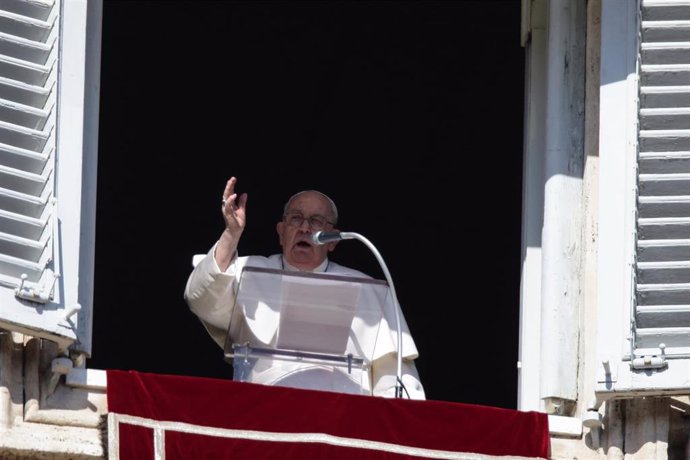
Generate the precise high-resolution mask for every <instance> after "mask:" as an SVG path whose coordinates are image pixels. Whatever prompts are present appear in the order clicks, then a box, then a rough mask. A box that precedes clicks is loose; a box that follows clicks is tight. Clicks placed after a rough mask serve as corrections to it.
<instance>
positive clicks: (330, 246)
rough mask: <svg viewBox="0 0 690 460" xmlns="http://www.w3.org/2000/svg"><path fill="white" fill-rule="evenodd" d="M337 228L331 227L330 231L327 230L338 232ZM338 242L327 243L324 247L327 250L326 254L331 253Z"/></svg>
mask: <svg viewBox="0 0 690 460" xmlns="http://www.w3.org/2000/svg"><path fill="white" fill-rule="evenodd" d="M339 231H340V230H338V229H337V228H335V227H333V229H332V230H329V232H339ZM339 242H340V241H333V242H332V243H328V244H327V245H326V247H327V248H328V252H331V251H333V250H334V249H335V247H336V246H337V245H338V243H339Z"/></svg>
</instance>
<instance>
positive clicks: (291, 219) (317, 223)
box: [283, 213, 335, 231]
mask: <svg viewBox="0 0 690 460" xmlns="http://www.w3.org/2000/svg"><path fill="white" fill-rule="evenodd" d="M283 217H284V218H285V222H287V224H288V225H289V226H291V227H301V226H302V222H304V221H305V220H306V221H307V223H308V224H309V227H310V228H311V229H312V230H314V231H319V230H323V229H324V228H326V224H328V225H335V224H334V223H333V222H329V221H328V220H326V218H325V217H323V216H320V215H318V214H314V215H313V216H309V217H304V216H303V215H302V214H300V213H290V214H286V215H285V216H283Z"/></svg>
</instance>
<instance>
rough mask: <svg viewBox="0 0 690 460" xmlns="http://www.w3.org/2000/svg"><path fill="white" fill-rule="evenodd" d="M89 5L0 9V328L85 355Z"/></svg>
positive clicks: (35, 1) (91, 169) (18, 3)
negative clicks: (75, 346)
mask: <svg viewBox="0 0 690 460" xmlns="http://www.w3.org/2000/svg"><path fill="white" fill-rule="evenodd" d="M86 4H87V3H86V2H70V1H66V2H64V3H61V2H59V1H57V0H55V1H53V0H31V1H23V0H6V1H3V2H0V328H3V329H8V330H16V331H21V332H25V333H28V334H31V335H36V336H41V337H45V338H50V339H52V340H55V341H57V342H58V343H60V344H61V345H62V346H67V345H70V344H72V343H74V342H75V341H76V342H77V343H79V344H80V346H79V347H78V348H80V349H82V350H87V351H88V350H89V349H90V337H91V333H90V328H91V324H90V313H91V312H90V309H91V299H90V297H89V296H88V295H87V296H84V295H80V291H81V293H87V294H90V293H91V289H84V286H81V287H80V286H79V279H80V276H81V277H82V278H84V279H82V283H84V282H88V281H89V280H90V279H92V275H87V276H85V274H84V273H81V274H80V273H79V271H80V264H81V263H82V261H86V262H85V263H84V264H83V265H84V267H85V268H88V269H90V270H92V267H91V265H90V263H89V260H91V259H92V254H93V213H94V212H95V209H93V206H92V204H90V203H92V202H94V200H84V199H83V198H82V189H83V185H84V182H85V181H86V180H87V177H89V178H90V179H88V180H95V179H93V177H94V176H95V164H96V162H95V158H92V159H87V158H86V156H90V157H95V149H90V151H89V149H88V148H87V147H89V145H87V144H89V141H88V139H90V138H93V135H91V134H89V133H87V132H85V123H84V120H85V117H84V111H85V109H87V107H88V106H87V104H88V98H89V88H88V87H87V86H86V80H87V78H86V74H87V64H88V63H87V59H88V56H89V52H88V50H87V48H88V47H87V37H86V34H87V24H88V23H89V19H88V14H87V6H86ZM98 13H99V14H100V10H99V11H98ZM98 19H99V20H98V21H97V26H98V27H97V28H96V30H97V31H98V33H97V34H96V36H97V39H98V40H100V33H99V32H100V17H98ZM92 22H93V21H92ZM92 30H93V29H92ZM63 31H64V32H65V33H63ZM91 116H93V114H91ZM96 116H97V115H96ZM85 139H86V141H85ZM90 145H91V146H93V145H94V143H93V142H91V144H90ZM89 148H90V147H89ZM87 192H90V193H94V194H95V190H90V191H85V192H84V193H87ZM85 203H86V204H87V205H86V206H85V205H84V204H85Z"/></svg>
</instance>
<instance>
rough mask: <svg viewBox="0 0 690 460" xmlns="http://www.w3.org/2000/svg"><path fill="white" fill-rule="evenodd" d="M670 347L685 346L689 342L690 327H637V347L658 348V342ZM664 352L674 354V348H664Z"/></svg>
mask: <svg viewBox="0 0 690 460" xmlns="http://www.w3.org/2000/svg"><path fill="white" fill-rule="evenodd" d="M662 343H663V344H664V345H666V347H670V348H678V347H681V348H686V347H687V345H688V344H690V327H663V328H662V327H659V328H638V329H637V342H636V345H637V347H638V348H652V349H654V348H658V347H659V345H660V344H662ZM665 351H666V354H674V353H676V351H675V350H673V349H669V348H666V350H665Z"/></svg>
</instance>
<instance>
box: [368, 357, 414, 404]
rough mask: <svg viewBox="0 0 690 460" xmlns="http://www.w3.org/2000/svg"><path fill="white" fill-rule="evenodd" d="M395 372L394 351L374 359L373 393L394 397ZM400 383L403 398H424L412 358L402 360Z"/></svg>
mask: <svg viewBox="0 0 690 460" xmlns="http://www.w3.org/2000/svg"><path fill="white" fill-rule="evenodd" d="M397 373H398V362H397V359H396V354H395V353H389V354H387V355H384V356H381V357H380V358H378V359H377V360H375V361H374V362H373V363H372V367H371V378H372V393H373V395H374V396H382V397H384V398H395V386H396V377H397ZM402 383H403V394H402V397H403V398H404V399H426V395H425V394H424V387H423V386H422V382H421V381H420V379H419V373H418V372H417V367H416V366H415V364H414V361H412V360H408V359H403V360H402Z"/></svg>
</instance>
